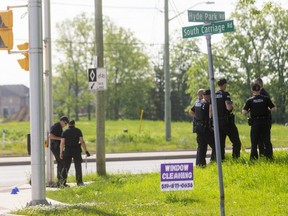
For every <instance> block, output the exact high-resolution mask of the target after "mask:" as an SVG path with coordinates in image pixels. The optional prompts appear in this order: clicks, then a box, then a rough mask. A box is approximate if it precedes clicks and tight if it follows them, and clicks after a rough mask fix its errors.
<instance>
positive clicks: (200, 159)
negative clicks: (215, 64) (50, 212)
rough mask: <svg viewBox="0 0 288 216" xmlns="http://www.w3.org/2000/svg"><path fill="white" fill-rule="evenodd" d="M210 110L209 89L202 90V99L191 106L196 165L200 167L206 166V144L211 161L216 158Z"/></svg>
mask: <svg viewBox="0 0 288 216" xmlns="http://www.w3.org/2000/svg"><path fill="white" fill-rule="evenodd" d="M211 111H212V110H211V101H210V90H209V89H208V90H204V91H203V99H202V100H201V101H200V102H199V103H197V104H194V106H193V107H192V108H191V115H192V116H193V117H194V118H195V119H196V121H195V126H196V133H197V143H198V148H197V157H196V165H198V166H202V167H205V166H206V153H207V147H208V145H209V146H210V147H211V149H212V154H211V161H214V160H215V158H216V157H215V156H216V153H215V143H214V135H213V131H212V130H211V128H210V126H211V125H210V119H211V115H212V114H211Z"/></svg>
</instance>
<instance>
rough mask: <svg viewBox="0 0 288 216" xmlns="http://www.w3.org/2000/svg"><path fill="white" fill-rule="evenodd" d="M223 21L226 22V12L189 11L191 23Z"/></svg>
mask: <svg viewBox="0 0 288 216" xmlns="http://www.w3.org/2000/svg"><path fill="white" fill-rule="evenodd" d="M221 20H225V12H222V11H195V10H188V21H189V22H216V21H221Z"/></svg>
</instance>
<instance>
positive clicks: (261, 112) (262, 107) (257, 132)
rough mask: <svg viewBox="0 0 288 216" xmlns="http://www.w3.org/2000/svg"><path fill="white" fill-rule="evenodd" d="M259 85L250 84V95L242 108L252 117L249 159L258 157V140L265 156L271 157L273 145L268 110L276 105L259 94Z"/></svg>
mask: <svg viewBox="0 0 288 216" xmlns="http://www.w3.org/2000/svg"><path fill="white" fill-rule="evenodd" d="M260 90H261V87H260V85H258V84H253V85H252V95H253V96H252V97H250V98H249V99H248V100H247V101H246V103H245V105H244V108H243V110H242V113H243V114H244V115H247V114H248V113H250V117H251V119H252V124H251V129H250V140H251V153H250V159H258V152H257V144H258V143H259V141H260V140H262V141H263V143H264V146H265V156H266V157H267V158H269V159H272V158H273V147H272V143H271V140H270V126H269V112H275V111H276V107H275V105H274V104H273V102H272V101H271V99H270V98H268V97H266V96H263V95H260Z"/></svg>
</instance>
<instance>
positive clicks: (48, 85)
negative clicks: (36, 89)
mask: <svg viewBox="0 0 288 216" xmlns="http://www.w3.org/2000/svg"><path fill="white" fill-rule="evenodd" d="M44 17H45V20H44V23H45V24H44V28H45V38H44V46H45V72H44V75H45V131H46V137H45V139H47V142H48V143H47V144H48V146H45V147H46V148H45V150H46V151H45V152H46V183H47V186H51V185H52V184H53V179H54V157H53V154H52V152H51V150H50V139H48V135H49V133H50V128H51V126H52V122H53V103H52V101H53V100H52V99H53V97H52V58H51V50H52V49H51V13H50V0H45V1H44Z"/></svg>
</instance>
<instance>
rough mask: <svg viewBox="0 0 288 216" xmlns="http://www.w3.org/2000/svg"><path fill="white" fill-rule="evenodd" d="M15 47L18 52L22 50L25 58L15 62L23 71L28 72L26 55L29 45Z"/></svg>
mask: <svg viewBox="0 0 288 216" xmlns="http://www.w3.org/2000/svg"><path fill="white" fill-rule="evenodd" d="M17 47H18V49H19V50H23V53H22V54H23V55H24V56H25V58H23V59H18V60H17V61H18V63H19V65H20V66H21V68H22V69H23V70H26V71H29V53H28V48H29V43H24V44H19V45H17ZM25 51H26V52H25Z"/></svg>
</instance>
